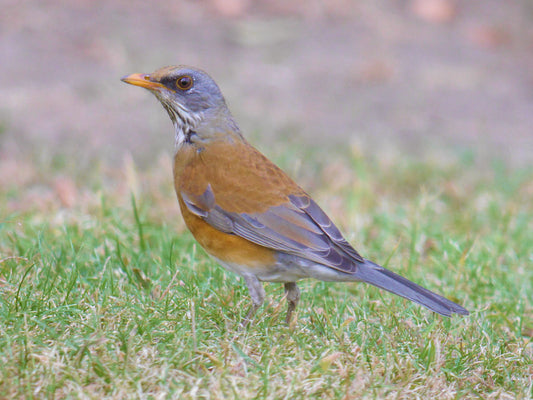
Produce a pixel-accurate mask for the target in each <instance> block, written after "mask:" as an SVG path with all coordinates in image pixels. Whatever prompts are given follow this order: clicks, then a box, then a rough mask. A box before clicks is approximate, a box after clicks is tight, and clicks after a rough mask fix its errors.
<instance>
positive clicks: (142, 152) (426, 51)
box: [0, 0, 533, 166]
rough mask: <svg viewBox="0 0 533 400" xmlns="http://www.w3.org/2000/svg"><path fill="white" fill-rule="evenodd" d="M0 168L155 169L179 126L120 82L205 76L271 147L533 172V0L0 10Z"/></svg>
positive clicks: (67, 4)
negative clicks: (457, 160)
mask: <svg viewBox="0 0 533 400" xmlns="http://www.w3.org/2000/svg"><path fill="white" fill-rule="evenodd" d="M0 5H1V13H0V70H1V72H2V73H1V74H0V157H1V158H3V159H4V160H6V159H8V158H9V159H14V160H17V161H18V162H23V161H24V160H25V161H28V160H31V159H32V158H35V157H37V158H43V159H47V158H48V157H55V156H57V155H63V156H65V157H67V158H69V157H72V158H74V159H79V160H91V159H95V158H96V159H101V160H104V161H105V162H109V163H111V164H113V163H117V162H119V163H120V162H122V160H123V157H124V155H125V154H130V153H131V154H132V155H133V158H134V160H135V161H136V162H137V163H138V164H139V165H148V164H150V163H151V162H153V160H154V157H157V156H158V155H159V154H161V153H165V152H168V153H171V152H172V146H173V137H172V136H173V133H172V127H171V124H170V122H169V121H168V118H167V116H166V115H165V113H164V112H163V110H162V109H161V107H160V106H159V105H158V104H157V103H156V100H155V99H154V98H153V97H152V96H151V95H149V94H148V93H147V92H145V91H142V90H139V89H137V88H133V87H131V86H127V85H125V84H123V83H122V82H120V77H121V76H123V75H125V74H127V73H132V72H151V71H152V70H154V69H156V68H158V67H161V66H163V65H169V64H178V63H179V64H181V63H183V64H190V65H195V66H199V67H201V68H203V69H205V70H207V71H208V72H209V73H210V74H211V75H212V76H213V77H214V78H215V80H216V81H217V82H218V83H219V85H220V87H221V88H222V91H223V93H224V94H225V96H226V99H227V101H228V103H229V105H230V108H231V109H232V111H233V113H234V115H235V116H236V118H237V120H238V121H239V123H240V125H241V128H242V129H243V132H244V133H245V135H246V136H248V137H249V138H250V140H251V141H252V142H253V143H255V144H257V145H258V146H259V147H262V148H268V147H269V146H270V145H271V144H275V145H276V146H277V145H280V144H281V145H283V143H284V141H286V142H287V143H290V144H291V145H294V144H295V143H302V146H304V147H312V146H323V147H324V148H325V149H330V148H335V147H342V146H346V145H348V146H357V147H358V148H360V149H362V150H363V151H366V152H374V153H376V154H387V152H395V153H404V152H405V153H406V154H410V155H412V156H414V157H425V156H430V157H439V156H441V155H443V154H444V156H446V154H449V153H452V154H453V153H454V152H455V153H457V152H458V151H459V152H461V151H471V152H472V153H473V154H475V156H476V157H478V155H479V157H483V158H486V159H489V160H492V159H494V158H498V159H502V160H504V161H506V162H509V163H510V164H512V165H518V166H524V165H532V164H533V21H532V20H533V2H531V1H526V0H523V1H507V2H501V1H499V0H485V1H481V0H469V1H466V0H465V1H451V0H413V1H394V0H377V1H370V0H369V1H355V0H354V1H349V0H335V1H328V2H326V1H323V2H322V1H305V2H304V1H291V2H288V1H281V0H273V1H266V0H263V1H255V2H254V1H251V0H227V1H224V0H211V1H175V2H170V1H168V2H164V1H150V2H148V1H140V0H128V1H123V0H121V1H99V0H98V1H94V0H77V1H73V0H71V1H66V0H64V1H61V0H54V1H42V0H39V1H37V0H28V1H13V0H2V1H0Z"/></svg>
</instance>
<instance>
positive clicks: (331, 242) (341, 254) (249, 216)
mask: <svg viewBox="0 0 533 400" xmlns="http://www.w3.org/2000/svg"><path fill="white" fill-rule="evenodd" d="M180 194H181V197H182V199H183V201H184V203H185V205H186V206H187V208H188V209H189V211H190V212H192V213H193V214H195V215H197V216H199V217H200V218H202V219H203V220H205V221H206V222H207V223H208V224H210V225H211V226H213V227H215V228H217V229H218V230H221V231H223V232H226V233H231V234H234V235H237V236H240V237H242V238H244V239H247V240H249V241H251V242H253V243H256V244H259V245H261V246H264V247H268V248H271V249H274V250H277V251H281V252H285V253H288V254H292V255H295V256H298V257H302V258H305V259H308V260H311V261H314V262H316V263H319V264H323V265H326V266H328V267H331V268H334V269H336V270H339V271H342V272H347V273H354V272H355V271H356V269H357V268H358V265H359V264H361V263H364V262H365V260H364V259H363V257H361V256H360V255H359V253H357V251H356V250H355V249H354V248H353V247H352V246H351V245H350V244H349V243H348V242H347V241H346V239H344V237H343V236H342V234H341V233H340V231H339V230H338V229H337V227H336V226H335V225H334V224H333V222H332V221H331V220H330V219H329V217H328V216H327V215H326V214H325V213H324V211H322V209H321V208H320V207H319V206H318V205H317V204H316V203H315V202H314V201H313V199H311V198H310V197H309V196H307V195H300V196H295V195H291V196H289V197H288V201H287V202H286V203H284V204H281V205H277V206H273V207H270V208H269V209H268V210H267V211H266V212H262V213H236V212H229V211H226V210H224V209H223V208H222V207H220V206H219V205H218V204H217V203H216V197H215V194H214V193H213V191H212V189H211V185H208V186H207V189H206V190H205V192H204V193H203V194H202V195H200V196H194V195H191V194H187V193H185V192H181V193H180Z"/></svg>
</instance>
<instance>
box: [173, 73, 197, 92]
mask: <svg viewBox="0 0 533 400" xmlns="http://www.w3.org/2000/svg"><path fill="white" fill-rule="evenodd" d="M192 83H193V80H192V78H191V77H190V76H188V75H183V76H180V77H179V78H178V79H177V80H176V86H177V87H178V89H180V90H187V89H190V88H191V87H192Z"/></svg>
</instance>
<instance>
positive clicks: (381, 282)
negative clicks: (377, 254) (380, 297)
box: [355, 260, 469, 317]
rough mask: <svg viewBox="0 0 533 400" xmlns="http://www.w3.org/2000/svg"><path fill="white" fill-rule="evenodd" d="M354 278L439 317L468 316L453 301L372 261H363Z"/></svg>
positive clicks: (464, 310)
mask: <svg viewBox="0 0 533 400" xmlns="http://www.w3.org/2000/svg"><path fill="white" fill-rule="evenodd" d="M355 275H356V277H357V278H358V279H359V280H361V281H363V282H368V283H370V284H371V285H374V286H377V287H378V288H381V289H385V290H387V291H389V292H391V293H394V294H397V295H398V296H402V297H405V298H406V299H409V300H411V301H414V302H415V303H418V304H420V305H423V306H424V307H426V308H428V309H430V310H431V311H434V312H436V313H438V314H440V315H444V316H446V317H450V316H451V315H452V314H454V313H455V314H461V315H468V314H469V312H468V311H467V310H466V309H465V308H463V307H461V306H460V305H458V304H455V303H454V302H453V301H450V300H448V299H446V298H444V297H442V296H440V295H438V294H436V293H433V292H432V291H430V290H428V289H426V288H423V287H422V286H420V285H417V284H416V283H414V282H411V281H410V280H408V279H405V278H404V277H403V276H400V275H398V274H395V273H394V272H392V271H389V270H387V269H385V268H383V267H382V266H381V265H378V264H375V263H373V262H372V261H369V260H365V263H364V264H360V265H359V268H358V269H357V271H356V272H355Z"/></svg>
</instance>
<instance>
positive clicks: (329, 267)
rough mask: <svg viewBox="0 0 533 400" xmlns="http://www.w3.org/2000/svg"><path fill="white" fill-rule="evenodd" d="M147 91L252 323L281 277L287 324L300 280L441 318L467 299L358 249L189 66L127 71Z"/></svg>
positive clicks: (185, 207) (183, 201)
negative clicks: (396, 299)
mask: <svg viewBox="0 0 533 400" xmlns="http://www.w3.org/2000/svg"><path fill="white" fill-rule="evenodd" d="M122 81H123V82H126V83H128V84H131V85H135V86H139V87H142V88H145V89H148V90H149V91H150V92H152V93H153V94H154V95H155V96H156V98H157V99H158V100H159V102H160V103H161V104H162V106H163V108H164V109H165V110H166V111H167V113H168V115H169V117H170V119H171V121H172V124H173V125H174V136H175V149H174V162H173V176H174V187H175V190H176V195H177V198H178V203H179V207H180V210H181V214H182V216H183V219H184V221H185V224H186V226H187V228H188V229H189V230H190V232H191V233H192V235H193V236H194V238H195V239H196V241H197V242H198V243H199V244H200V245H201V246H202V247H203V248H204V249H205V251H206V252H207V253H208V254H209V255H210V256H212V257H213V258H214V259H215V260H216V261H217V262H218V263H219V264H220V265H222V266H223V267H225V268H226V269H228V270H230V271H233V272H234V273H236V274H238V275H240V276H242V278H243V279H244V282H245V283H246V286H247V287H248V291H249V295H250V297H251V301H252V305H251V307H250V309H249V311H248V313H247V315H246V316H245V317H244V319H243V320H242V321H241V325H242V326H243V327H245V326H246V325H247V324H248V323H249V322H250V321H252V319H253V317H254V315H255V314H256V312H257V310H258V309H259V308H260V307H261V305H262V304H263V302H264V299H265V290H264V288H263V283H262V282H279V283H283V285H284V291H285V296H286V301H287V314H286V318H285V322H286V323H287V324H291V321H292V315H293V313H294V311H295V310H296V308H297V305H298V302H299V300H300V290H299V288H298V286H297V282H298V281H300V280H302V279H305V278H315V279H318V280H322V281H329V282H357V281H361V282H366V283H369V284H371V285H374V286H377V287H378V288H380V289H384V290H386V291H388V292H391V293H393V294H396V295H398V296H401V297H404V298H406V299H408V300H411V301H413V302H415V303H418V304H420V305H422V306H424V307H426V308H428V309H429V310H431V311H433V312H435V313H437V314H440V315H442V316H446V317H450V316H452V315H453V314H459V315H468V314H469V312H468V311H467V310H466V309H465V308H463V307H462V306H460V305H458V304H456V303H454V302H452V301H451V300H448V299H447V298H445V297H443V296H441V295H438V294H436V293H434V292H432V291H430V290H428V289H426V288H424V287H422V286H420V285H418V284H416V283H414V282H411V281H410V280H408V279H406V278H404V277H403V276H400V275H398V274H396V273H395V272H392V271H390V270H388V269H386V268H384V267H382V266H381V265H379V264H376V263H374V262H372V261H370V260H368V259H366V258H364V257H363V256H361V255H360V254H359V253H358V252H357V251H356V250H355V249H354V247H352V245H351V244H350V243H348V241H347V240H346V239H345V238H344V236H343V235H342V233H341V232H340V231H339V229H338V228H337V227H336V226H335V224H334V223H333V222H332V220H331V219H330V218H329V217H328V216H327V215H326V213H325V212H324V211H323V210H322V209H321V208H320V207H319V206H318V204H317V203H316V202H315V201H314V200H313V199H312V198H311V196H310V195H309V194H307V192H305V191H304V190H303V189H302V188H301V187H300V186H298V185H297V184H296V183H295V182H294V181H293V180H292V179H291V178H290V177H289V176H288V175H287V174H286V173H285V172H283V171H282V170H281V169H280V168H279V167H277V166H276V165H275V164H274V163H273V162H271V161H270V160H269V159H268V158H267V157H266V156H264V155H263V154H262V153H261V152H260V151H259V150H257V149H256V148H255V147H253V146H252V145H251V144H250V143H249V142H248V141H247V140H246V139H245V137H244V136H243V134H242V133H241V130H240V128H239V126H238V124H237V122H236V121H235V119H234V117H233V116H232V114H231V112H230V110H229V108H228V106H227V104H226V100H225V98H224V96H223V94H222V92H221V90H220V88H219V86H218V85H217V84H216V83H215V81H214V80H213V78H211V77H210V76H209V75H208V74H207V73H206V72H204V71H203V70H201V69H199V68H195V67H191V66H187V65H175V66H168V67H163V68H160V69H158V70H156V71H155V72H152V73H148V74H145V73H135V74H130V75H127V76H124V77H123V78H122Z"/></svg>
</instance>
